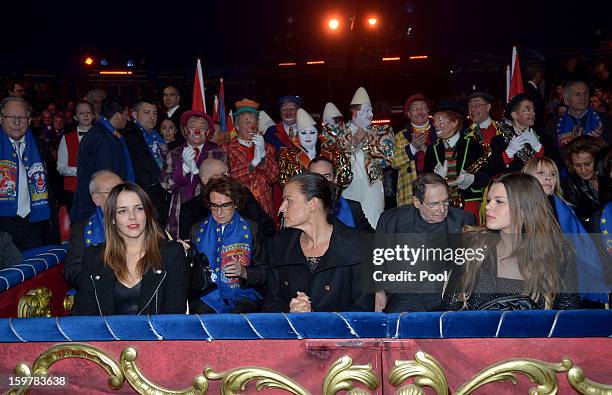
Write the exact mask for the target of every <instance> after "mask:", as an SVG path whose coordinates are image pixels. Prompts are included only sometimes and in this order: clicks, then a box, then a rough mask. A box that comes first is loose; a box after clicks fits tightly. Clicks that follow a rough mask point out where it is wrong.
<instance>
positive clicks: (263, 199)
mask: <svg viewBox="0 0 612 395" xmlns="http://www.w3.org/2000/svg"><path fill="white" fill-rule="evenodd" d="M258 106H259V104H258V103H256V102H254V101H252V100H249V99H243V100H241V101H238V102H236V112H234V126H235V128H236V132H237V133H238V134H237V136H236V137H234V138H233V139H232V141H231V142H230V143H229V144H227V145H225V146H224V150H225V152H226V154H227V157H228V161H229V168H230V173H231V174H232V177H233V178H234V179H235V180H237V181H239V182H241V183H242V185H244V186H245V187H247V188H248V189H249V190H250V191H251V192H252V193H253V196H255V199H257V201H258V202H259V204H260V205H261V207H262V208H263V209H264V211H265V212H266V213H268V215H269V216H270V217H272V218H276V213H275V212H274V209H273V201H272V186H271V185H272V184H273V183H274V182H276V181H277V180H278V163H277V162H276V152H275V150H274V147H273V146H272V145H270V144H267V143H266V142H265V140H264V137H263V136H262V135H261V134H260V133H259V131H258V126H259V125H258V116H259V113H258V112H257V107H258Z"/></svg>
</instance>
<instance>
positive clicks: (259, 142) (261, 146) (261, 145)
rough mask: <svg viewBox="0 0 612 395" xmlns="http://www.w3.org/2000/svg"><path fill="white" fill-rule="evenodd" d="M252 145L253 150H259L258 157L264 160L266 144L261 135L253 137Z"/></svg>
mask: <svg viewBox="0 0 612 395" xmlns="http://www.w3.org/2000/svg"><path fill="white" fill-rule="evenodd" d="M253 144H255V150H259V155H260V157H261V158H264V157H265V156H266V147H265V144H266V142H265V140H264V138H263V136H262V135H261V134H256V135H255V136H253Z"/></svg>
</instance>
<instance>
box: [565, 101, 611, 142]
mask: <svg viewBox="0 0 612 395" xmlns="http://www.w3.org/2000/svg"><path fill="white" fill-rule="evenodd" d="M585 117H586V124H585V125H584V129H582V128H581V126H580V125H581V123H582V119H584V118H585ZM576 121H578V123H576ZM576 128H578V129H581V133H580V135H585V134H589V133H591V132H593V131H595V130H598V129H599V130H602V129H603V124H602V123H601V119H600V118H599V114H597V112H596V111H595V110H593V109H592V108H591V107H589V108H588V109H587V112H586V114H584V115H583V116H582V117H581V118H580V119H576V118H574V117H572V116H571V115H570V114H569V112H567V111H566V112H565V114H564V115H563V116H562V117H561V118H559V122H558V123H557V144H558V145H559V146H563V145H565V144H567V143H569V141H570V140H571V139H572V137H573V133H574V130H575V129H576Z"/></svg>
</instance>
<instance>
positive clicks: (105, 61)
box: [100, 58, 108, 66]
mask: <svg viewBox="0 0 612 395" xmlns="http://www.w3.org/2000/svg"><path fill="white" fill-rule="evenodd" d="M100 65H102V66H108V60H106V58H102V59H100Z"/></svg>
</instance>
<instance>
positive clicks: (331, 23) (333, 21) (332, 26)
mask: <svg viewBox="0 0 612 395" xmlns="http://www.w3.org/2000/svg"><path fill="white" fill-rule="evenodd" d="M327 26H329V28H330V29H331V30H338V28H339V27H340V21H339V20H338V19H336V18H332V19H330V20H329V22H327Z"/></svg>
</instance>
